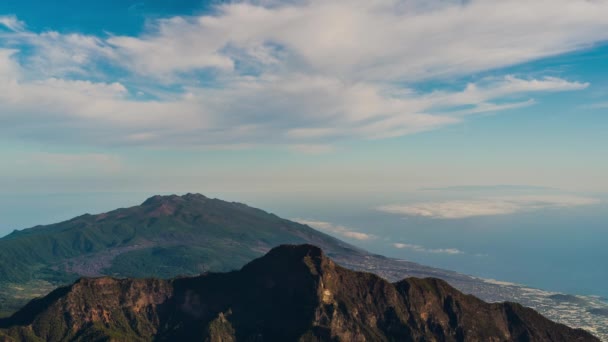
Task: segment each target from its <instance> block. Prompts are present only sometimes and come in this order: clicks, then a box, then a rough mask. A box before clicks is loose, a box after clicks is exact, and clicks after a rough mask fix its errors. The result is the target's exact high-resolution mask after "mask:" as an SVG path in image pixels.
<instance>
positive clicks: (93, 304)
mask: <svg viewBox="0 0 608 342" xmlns="http://www.w3.org/2000/svg"><path fill="white" fill-rule="evenodd" d="M0 326H1V327H2V328H3V329H2V330H1V331H0V338H2V336H4V337H3V338H4V340H5V341H12V340H25V341H39V340H44V341H65V340H74V341H102V340H112V339H113V340H141V341H149V340H161V341H163V340H164V341H176V340H181V341H191V340H204V341H388V340H402V341H433V340H435V341H599V340H597V339H595V338H594V337H592V336H591V335H589V334H588V333H586V332H584V331H582V330H574V329H571V328H568V327H566V326H564V325H560V324H557V323H553V322H551V321H549V320H548V319H546V318H544V317H542V316H541V315H540V314H538V313H536V312H535V311H534V310H531V309H528V308H524V307H522V306H520V305H518V304H513V303H503V304H487V303H485V302H482V301H481V300H479V299H477V298H475V297H473V296H467V295H464V294H462V293H460V292H459V291H457V290H456V289H454V288H452V287H451V286H449V285H448V284H447V283H445V282H444V281H442V280H438V279H430V278H429V279H417V278H411V279H405V280H402V281H400V282H397V283H394V284H391V283H389V282H388V281H386V280H384V279H382V278H380V277H378V276H376V275H373V274H370V273H360V272H355V271H351V270H348V269H345V268H342V267H340V266H338V265H336V264H335V263H334V262H333V261H331V260H330V259H329V258H327V257H326V256H325V255H324V254H323V253H322V252H321V250H320V249H319V248H317V247H314V246H311V245H300V246H281V247H278V248H275V249H273V250H272V251H270V252H269V253H268V254H267V255H266V256H264V257H262V258H259V259H256V260H254V261H253V262H251V263H249V264H247V265H246V266H245V267H243V268H242V269H241V270H240V271H234V272H230V273H223V274H217V273H213V274H206V275H202V276H199V277H194V278H180V279H175V280H157V279H141V280H132V279H122V280H118V279H113V278H98V279H81V280H79V281H78V282H76V283H75V284H73V285H71V286H69V287H64V288H61V289H58V290H56V291H54V292H53V293H51V294H50V295H48V296H47V297H45V298H42V299H39V300H35V301H32V302H31V303H30V304H28V305H27V306H26V307H25V308H24V309H22V310H21V311H19V312H18V313H17V314H15V315H14V316H13V317H11V318H10V319H6V320H4V321H1V322H0Z"/></svg>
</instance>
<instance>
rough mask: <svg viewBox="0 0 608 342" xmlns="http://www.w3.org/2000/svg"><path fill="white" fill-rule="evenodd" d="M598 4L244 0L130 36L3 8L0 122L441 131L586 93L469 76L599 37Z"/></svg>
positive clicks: (149, 136) (138, 140) (288, 134)
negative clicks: (49, 25) (541, 96)
mask: <svg viewBox="0 0 608 342" xmlns="http://www.w3.org/2000/svg"><path fill="white" fill-rule="evenodd" d="M606 17H608V2H606V1H584V0H574V1H573V0H552V1H547V0H541V1H534V2H529V1H522V0H516V1H498V0H485V1H481V0H478V1H469V2H464V3H462V2H460V1H436V0H433V1H422V0H415V1H397V0H380V1H372V2H370V1H362V0H354V1H353V0H349V1H344V0H325V1H320V0H308V1H306V0H304V1H286V2H278V1H245V2H230V3H228V4H223V5H219V6H217V7H215V8H214V10H213V11H212V13H210V14H205V15H202V16H198V17H173V18H165V19H158V20H154V21H151V22H150V25H149V28H148V29H147V30H146V31H144V33H142V34H141V35H140V36H121V35H109V36H106V37H97V36H90V35H84V34H79V33H59V32H54V31H47V32H31V31H28V30H27V25H26V23H23V22H21V21H20V20H19V19H18V18H17V17H15V16H4V17H0V26H3V27H5V28H6V30H4V31H1V30H0V39H1V42H2V43H1V44H0V48H1V50H0V84H1V86H0V88H1V89H0V94H1V95H0V113H2V114H0V120H2V122H3V125H2V128H0V133H2V134H3V135H4V136H8V137H14V138H20V139H38V140H44V141H54V142H68V143H73V142H78V143H86V144H93V145H162V146H171V145H178V146H212V145H220V146H225V145H227V144H232V145H234V146H252V145H279V146H287V147H291V148H292V150H295V151H313V152H314V151H319V150H320V149H321V150H330V149H331V147H328V146H329V145H331V144H332V143H334V142H335V141H340V140H343V139H380V138H387V137H395V136H402V135H406V134H412V133H417V132H422V131H428V130H433V129H438V128H441V127H444V126H446V125H452V124H456V123H459V122H462V121H463V120H465V119H466V117H467V116H470V115H473V114H478V113H484V112H496V111H500V110H506V109H511V108H517V107H521V106H529V105H533V104H534V99H533V95H532V94H534V93H540V92H557V91H574V90H581V89H585V88H587V87H588V86H589V84H588V83H585V82H579V81H569V80H565V79H562V78H557V77H552V76H550V75H547V76H542V75H541V76H534V77H529V76H525V75H517V76H514V75H502V76H495V77H485V78H482V79H477V80H475V81H473V82H470V83H468V84H463V85H461V86H460V87H451V88H450V89H449V90H448V89H447V88H446V89H444V88H438V89H432V90H430V91H420V90H416V87H415V85H416V84H417V83H418V82H424V81H426V80H429V79H438V78H439V79H445V78H448V77H450V78H451V77H459V76H467V75H470V74H472V73H477V72H479V71H485V70H492V69H497V68H501V67H505V66H510V65H514V64H518V63H523V62H526V61H530V60H533V59H538V58H542V57H547V56H552V55H556V54H560V53H564V52H568V51H573V50H577V49H581V48H585V47H588V46H591V45H592V44H594V43H597V42H601V41H604V40H606V39H608V22H607V21H606V20H605V18H606Z"/></svg>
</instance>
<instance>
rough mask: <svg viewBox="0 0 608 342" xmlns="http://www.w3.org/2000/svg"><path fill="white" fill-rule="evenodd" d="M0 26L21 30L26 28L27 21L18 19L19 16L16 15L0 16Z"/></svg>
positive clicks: (15, 30)
mask: <svg viewBox="0 0 608 342" xmlns="http://www.w3.org/2000/svg"><path fill="white" fill-rule="evenodd" d="M0 26H4V27H6V28H7V29H9V30H11V31H14V32H21V31H23V30H25V23H24V22H23V21H21V20H19V19H17V17H16V16H14V15H4V16H0Z"/></svg>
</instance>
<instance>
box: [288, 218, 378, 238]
mask: <svg viewBox="0 0 608 342" xmlns="http://www.w3.org/2000/svg"><path fill="white" fill-rule="evenodd" d="M294 221H295V222H298V223H301V224H305V225H308V226H310V227H312V228H315V229H319V230H322V231H325V232H328V233H331V234H336V235H340V236H343V237H347V238H351V239H355V240H360V241H365V240H371V239H375V238H376V237H375V236H374V235H372V234H366V233H361V232H357V231H353V230H352V229H350V228H348V227H345V226H341V225H336V224H333V223H330V222H324V221H315V220H304V219H294Z"/></svg>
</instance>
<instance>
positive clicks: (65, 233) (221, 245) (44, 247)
mask: <svg viewBox="0 0 608 342" xmlns="http://www.w3.org/2000/svg"><path fill="white" fill-rule="evenodd" d="M289 242H293V243H302V242H312V243H316V244H319V245H321V246H324V247H327V248H328V249H331V250H338V249H341V248H343V247H347V248H352V247H351V246H347V245H346V244H344V243H342V242H340V241H338V240H336V239H333V238H331V237H329V236H327V235H325V234H323V233H320V232H318V231H315V230H313V229H311V228H309V227H307V226H304V225H301V224H297V223H294V222H291V221H288V220H284V219H281V218H279V217H277V216H275V215H272V214H268V213H266V212H264V211H262V210H259V209H254V208H251V207H248V206H246V205H244V204H240V203H230V202H225V201H221V200H217V199H209V198H207V197H205V196H203V195H195V194H188V195H185V196H181V197H180V196H175V195H173V196H155V197H152V198H150V199H148V200H146V201H145V202H144V203H143V204H142V205H140V206H135V207H132V208H126V209H118V210H114V211H111V212H108V213H104V214H100V215H88V214H87V215H82V216H79V217H76V218H74V219H72V220H69V221H66V222H61V223H57V224H53V225H48V226H38V227H34V228H31V229H26V230H23V231H16V232H14V233H12V234H10V235H8V236H6V237H4V238H2V239H0V260H2V263H0V281H7V282H24V281H29V280H32V279H34V278H42V279H46V280H63V279H66V278H67V277H69V276H70V274H72V276H79V275H90V276H96V275H103V274H113V275H119V276H161V277H172V276H176V275H178V274H198V273H201V272H203V271H207V270H214V271H222V270H229V269H234V268H238V267H240V266H242V265H243V264H244V263H245V262H248V261H250V260H251V259H252V258H254V257H256V256H259V255H260V254H261V253H263V252H265V251H267V250H268V249H269V248H272V247H274V246H276V245H278V244H281V243H289ZM353 249H354V248H353ZM226 255H230V256H231V258H229V259H226V258H223V257H224V256H226ZM87 256H88V258H87ZM222 259H224V260H222ZM186 262H187V263H186ZM182 264H185V265H188V266H187V267H186V268H184V267H179V266H180V265H182ZM152 265H154V266H152Z"/></svg>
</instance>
